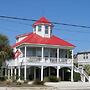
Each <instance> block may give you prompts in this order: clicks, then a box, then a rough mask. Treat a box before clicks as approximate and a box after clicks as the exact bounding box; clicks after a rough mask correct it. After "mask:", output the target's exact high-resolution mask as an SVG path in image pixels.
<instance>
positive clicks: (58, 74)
mask: <svg viewBox="0 0 90 90" xmlns="http://www.w3.org/2000/svg"><path fill="white" fill-rule="evenodd" d="M57 78H59V66H57Z"/></svg>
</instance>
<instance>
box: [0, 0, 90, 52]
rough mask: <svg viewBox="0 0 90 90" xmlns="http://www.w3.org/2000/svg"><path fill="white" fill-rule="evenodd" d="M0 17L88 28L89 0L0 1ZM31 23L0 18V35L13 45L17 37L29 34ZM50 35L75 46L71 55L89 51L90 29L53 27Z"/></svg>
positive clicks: (89, 16) (89, 20) (89, 18)
mask: <svg viewBox="0 0 90 90" xmlns="http://www.w3.org/2000/svg"><path fill="white" fill-rule="evenodd" d="M2 15H4V16H12V17H20V18H29V19H36V20H37V19H39V18H40V17H42V16H44V17H46V18H47V19H48V20H49V21H52V22H60V23H69V24H78V25H86V26H90V0H0V16H2ZM33 23H34V22H32V21H20V20H11V19H2V18H0V33H1V34H5V35H6V36H8V38H9V40H10V44H11V45H12V44H14V43H15V37H16V36H17V35H20V34H24V33H28V32H32V24H33ZM53 34H54V35H56V36H58V37H60V38H62V39H64V40H66V41H68V42H70V43H72V44H74V45H75V46H76V47H75V49H74V53H77V52H80V51H90V28H79V27H70V26H64V25H54V28H53Z"/></svg>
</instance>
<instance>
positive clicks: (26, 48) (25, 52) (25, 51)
mask: <svg viewBox="0 0 90 90" xmlns="http://www.w3.org/2000/svg"><path fill="white" fill-rule="evenodd" d="M26 52H27V47H26V46H25V61H26Z"/></svg>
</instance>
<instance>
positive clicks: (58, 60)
mask: <svg viewBox="0 0 90 90" xmlns="http://www.w3.org/2000/svg"><path fill="white" fill-rule="evenodd" d="M27 61H28V62H46V63H63V64H70V63H71V61H72V59H68V58H54V57H50V58H48V57H44V58H43V60H42V58H41V57H28V58H27Z"/></svg>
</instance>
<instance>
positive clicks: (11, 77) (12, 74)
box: [11, 67, 13, 79]
mask: <svg viewBox="0 0 90 90" xmlns="http://www.w3.org/2000/svg"><path fill="white" fill-rule="evenodd" d="M12 75H13V69H12V67H11V79H12Z"/></svg>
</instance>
